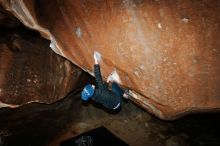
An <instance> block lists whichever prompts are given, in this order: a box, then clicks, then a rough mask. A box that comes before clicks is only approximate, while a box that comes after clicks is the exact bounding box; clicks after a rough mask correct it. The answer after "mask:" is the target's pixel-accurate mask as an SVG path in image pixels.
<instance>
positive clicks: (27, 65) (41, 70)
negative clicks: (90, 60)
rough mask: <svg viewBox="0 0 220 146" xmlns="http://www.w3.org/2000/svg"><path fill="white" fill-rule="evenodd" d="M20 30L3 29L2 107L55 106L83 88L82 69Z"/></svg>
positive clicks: (0, 47) (0, 57)
mask: <svg viewBox="0 0 220 146" xmlns="http://www.w3.org/2000/svg"><path fill="white" fill-rule="evenodd" d="M17 29H19V30H20V31H15V30H12V29H7V28H1V29H0V32H1V33H2V34H3V35H1V36H0V107H7V106H9V107H17V106H19V105H22V104H25V103H28V102H44V103H52V102H55V101H57V100H59V99H61V98H63V97H65V96H66V95H67V94H68V93H69V92H70V91H72V90H74V89H77V88H79V87H80V86H82V83H83V80H84V79H85V77H86V76H85V73H84V72H83V71H82V70H81V69H80V68H78V67H76V66H74V65H73V64H72V63H71V62H69V61H68V60H66V59H65V58H63V57H60V56H58V55H56V54H55V53H54V52H53V51H52V50H51V49H50V48H49V42H48V41H46V40H44V39H40V37H39V35H38V36H36V34H33V32H31V31H27V29H23V28H17ZM80 83H81V84H80Z"/></svg>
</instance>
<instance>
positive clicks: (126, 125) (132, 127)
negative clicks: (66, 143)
mask: <svg viewBox="0 0 220 146" xmlns="http://www.w3.org/2000/svg"><path fill="white" fill-rule="evenodd" d="M78 93H79V91H76V92H74V93H71V94H69V96H67V97H66V98H64V99H62V100H60V101H58V102H56V103H54V104H50V105H47V104H39V103H31V104H28V105H25V106H22V107H20V108H17V109H9V108H3V109H1V110H0V117H1V119H0V145H2V146H14V145H22V146H29V145H31V146H35V145H36V146H39V145H47V146H59V143H60V142H61V141H62V140H65V139H68V138H71V137H73V136H76V135H78V134H81V133H83V132H85V131H88V130H90V129H94V128H96V127H99V126H105V127H106V128H108V129H109V130H110V131H111V132H112V133H114V134H115V135H116V136H117V137H119V138H121V139H122V140H124V141H125V142H127V143H128V144H129V145H131V146H146V145H147V146H164V145H165V146H188V145H192V146H197V145H198V146H217V145H219V144H220V139H219V134H218V133H219V130H220V126H219V124H218V123H219V122H220V115H219V114H214V115H210V114H209V115H192V116H188V117H184V118H182V119H179V120H176V121H162V120H160V119H158V118H156V117H154V116H152V115H150V114H148V113H147V112H145V111H143V110H142V109H140V108H138V107H137V106H135V105H134V104H133V103H132V102H130V101H129V102H127V103H124V104H123V107H122V109H121V111H120V112H119V113H108V112H106V111H105V110H103V109H102V108H100V107H99V106H98V105H94V104H92V103H89V104H85V103H82V102H81V101H80V98H79V94H78Z"/></svg>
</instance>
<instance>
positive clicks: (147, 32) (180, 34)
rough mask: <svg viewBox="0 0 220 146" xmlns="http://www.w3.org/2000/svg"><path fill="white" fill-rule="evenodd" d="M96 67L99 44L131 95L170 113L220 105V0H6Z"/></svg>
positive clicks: (108, 67)
mask: <svg viewBox="0 0 220 146" xmlns="http://www.w3.org/2000/svg"><path fill="white" fill-rule="evenodd" d="M0 2H1V4H2V5H3V6H4V8H5V9H6V10H8V11H10V12H12V13H13V14H14V15H15V16H17V17H18V18H19V19H20V20H21V21H22V22H23V23H24V24H25V25H26V26H28V27H30V28H32V29H36V30H38V31H39V32H40V33H41V34H42V36H44V37H46V38H48V39H50V40H51V48H52V49H53V50H54V51H55V52H56V53H58V54H60V55H62V56H64V57H66V58H67V59H69V60H71V61H72V62H73V63H74V64H76V65H78V66H79V67H81V68H83V69H84V70H86V71H88V72H90V73H92V67H93V58H92V54H93V52H94V51H98V52H99V53H100V54H101V55H102V58H103V60H102V62H101V66H102V71H103V74H104V76H105V77H107V76H108V74H110V73H111V72H112V71H113V70H115V69H116V70H117V73H118V74H119V75H120V78H121V84H122V85H124V86H126V87H129V88H130V89H133V91H135V92H134V95H133V98H132V100H133V101H134V102H136V103H138V104H139V105H141V106H142V107H143V108H145V109H147V110H148V111H149V112H151V113H153V114H155V115H157V116H158V117H160V118H163V119H173V118H177V117H179V116H182V115H184V114H187V113H189V112H199V111H215V110H219V109H220V41H219V40H220V33H219V32H220V26H219V25H220V15H219V12H220V1H209V0H201V1H190V0H180V1H173V0H166V1H162V0H112V1H101V0H74V1H72V0H65V1H60V0H19V1H18V0H0Z"/></svg>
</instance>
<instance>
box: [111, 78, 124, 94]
mask: <svg viewBox="0 0 220 146" xmlns="http://www.w3.org/2000/svg"><path fill="white" fill-rule="evenodd" d="M112 92H114V93H115V94H116V95H117V96H120V97H122V96H123V94H124V90H123V89H122V88H120V87H119V86H118V84H117V83H115V82H113V83H112Z"/></svg>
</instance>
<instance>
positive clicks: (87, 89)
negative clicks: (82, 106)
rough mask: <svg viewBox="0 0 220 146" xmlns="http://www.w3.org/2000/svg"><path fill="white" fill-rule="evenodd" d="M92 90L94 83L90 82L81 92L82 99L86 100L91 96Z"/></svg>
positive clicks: (93, 90) (93, 89)
mask: <svg viewBox="0 0 220 146" xmlns="http://www.w3.org/2000/svg"><path fill="white" fill-rule="evenodd" d="M94 92H95V86H94V85H91V84H88V85H86V86H85V87H84V89H83V91H82V93H81V98H82V100H85V101H87V100H88V99H90V98H91V97H92V96H93V94H94Z"/></svg>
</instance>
